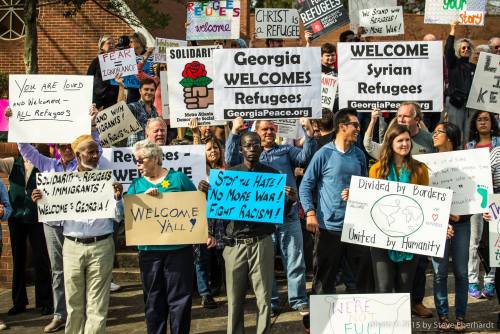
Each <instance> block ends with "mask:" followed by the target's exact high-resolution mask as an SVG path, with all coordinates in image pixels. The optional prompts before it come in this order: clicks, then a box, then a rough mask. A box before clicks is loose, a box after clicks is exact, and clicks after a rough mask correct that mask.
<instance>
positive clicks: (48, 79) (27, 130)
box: [9, 74, 93, 143]
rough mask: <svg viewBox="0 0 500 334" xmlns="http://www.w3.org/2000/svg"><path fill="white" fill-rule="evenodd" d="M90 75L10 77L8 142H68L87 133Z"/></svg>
mask: <svg viewBox="0 0 500 334" xmlns="http://www.w3.org/2000/svg"><path fill="white" fill-rule="evenodd" d="M92 87H93V78H92V76H83V75H23V74H11V75H9V100H10V107H11V108H12V117H10V119H9V142H11V143H71V142H73V140H74V139H75V138H76V137H77V136H79V135H83V134H90V116H89V110H90V107H91V105H92Z"/></svg>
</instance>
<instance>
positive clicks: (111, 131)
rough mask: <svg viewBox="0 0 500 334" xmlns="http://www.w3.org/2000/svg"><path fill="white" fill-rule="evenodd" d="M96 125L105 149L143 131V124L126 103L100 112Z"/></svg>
mask: <svg viewBox="0 0 500 334" xmlns="http://www.w3.org/2000/svg"><path fill="white" fill-rule="evenodd" d="M96 124H97V130H98V131H99V139H100V141H101V145H102V146H103V147H109V146H111V145H113V144H114V143H117V142H119V141H121V140H123V139H125V138H127V137H129V136H130V135H132V134H134V133H137V132H139V131H141V130H142V127H141V124H139V122H138V121H137V119H136V118H135V117H134V114H132V112H131V111H130V109H129V108H128V107H127V103H126V102H125V101H121V102H118V103H117V104H115V105H113V106H111V107H109V108H106V109H104V110H102V111H99V113H98V114H97V117H96Z"/></svg>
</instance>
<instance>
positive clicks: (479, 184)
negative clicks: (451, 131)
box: [413, 148, 493, 215]
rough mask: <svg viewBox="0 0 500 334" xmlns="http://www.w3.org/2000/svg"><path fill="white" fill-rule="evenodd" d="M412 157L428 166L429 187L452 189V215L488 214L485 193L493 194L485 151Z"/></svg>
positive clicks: (488, 161)
mask: <svg viewBox="0 0 500 334" xmlns="http://www.w3.org/2000/svg"><path fill="white" fill-rule="evenodd" d="M413 157H414V158H415V159H417V160H419V161H421V162H423V163H425V164H426V165H427V167H429V179H430V185H431V186H433V187H438V188H445V189H451V190H453V201H452V203H451V213H452V214H455V215H471V214H475V213H484V212H488V207H487V204H488V194H491V193H493V183H492V180H491V164H490V154H489V150H488V148H478V149H474V150H462V151H453V152H446V153H431V154H419V155H415V156H413Z"/></svg>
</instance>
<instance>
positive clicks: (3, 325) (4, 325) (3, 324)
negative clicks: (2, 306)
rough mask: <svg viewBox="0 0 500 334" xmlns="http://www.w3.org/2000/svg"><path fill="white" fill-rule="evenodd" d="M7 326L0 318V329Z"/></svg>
mask: <svg viewBox="0 0 500 334" xmlns="http://www.w3.org/2000/svg"><path fill="white" fill-rule="evenodd" d="M7 328H9V327H8V326H7V325H6V324H5V322H3V321H2V320H0V331H3V330H4V329H7Z"/></svg>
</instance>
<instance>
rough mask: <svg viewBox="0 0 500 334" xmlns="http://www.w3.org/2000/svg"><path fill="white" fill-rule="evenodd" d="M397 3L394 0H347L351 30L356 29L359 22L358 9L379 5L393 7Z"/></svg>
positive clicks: (355, 30) (378, 6) (377, 6)
mask: <svg viewBox="0 0 500 334" xmlns="http://www.w3.org/2000/svg"><path fill="white" fill-rule="evenodd" d="M397 5H398V3H397V1H396V0H349V1H348V8H349V21H350V24H351V30H352V31H354V32H357V31H358V27H359V26H360V24H359V11H360V10H362V9H368V8H380V7H394V6H397Z"/></svg>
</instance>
